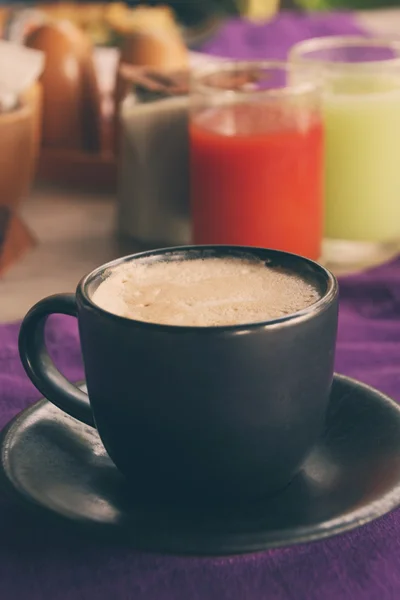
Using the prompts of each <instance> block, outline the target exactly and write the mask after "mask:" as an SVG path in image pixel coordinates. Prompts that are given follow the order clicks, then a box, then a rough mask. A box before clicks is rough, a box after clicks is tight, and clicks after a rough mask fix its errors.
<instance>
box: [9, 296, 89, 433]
mask: <svg viewBox="0 0 400 600" xmlns="http://www.w3.org/2000/svg"><path fill="white" fill-rule="evenodd" d="M55 313H58V314H63V315H69V316H71V317H76V316H77V306H76V299H75V295H74V294H56V295H54V296H49V297H48V298H44V299H43V300H41V301H40V302H38V303H37V304H35V306H33V307H32V308H31V309H30V311H29V312H28V313H27V315H26V317H25V318H24V320H23V321H22V325H21V329H20V332H19V339H18V347H19V355H20V357H21V361H22V365H23V367H24V369H25V371H26V373H27V375H28V377H29V378H30V380H31V381H32V383H33V385H34V386H35V387H36V388H37V389H38V390H39V391H40V392H41V393H42V394H43V396H44V397H45V398H47V399H48V400H50V402H52V403H53V404H55V405H56V406H58V408H60V409H61V410H63V411H64V412H66V413H68V414H69V415H71V416H72V417H74V418H75V419H78V421H82V422H83V423H86V424H87V425H90V426H92V427H94V426H95V424H94V419H93V414H92V410H91V408H90V403H89V398H88V395H87V394H85V392H83V391H82V390H80V389H79V388H77V387H76V386H75V385H73V384H72V383H70V382H69V381H68V380H67V379H66V378H65V377H64V375H62V374H61V373H60V371H59V370H58V369H57V368H56V366H55V364H54V363H53V361H52V360H51V358H50V355H49V353H48V350H47V348H46V342H45V337H44V331H45V325H46V321H47V319H48V318H49V316H50V315H52V314H55Z"/></svg>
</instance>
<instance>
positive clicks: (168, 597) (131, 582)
mask: <svg viewBox="0 0 400 600" xmlns="http://www.w3.org/2000/svg"><path fill="white" fill-rule="evenodd" d="M357 31H358V30H357V27H356V26H355V25H354V23H353V22H352V19H351V17H350V16H349V15H338V16H335V17H329V16H314V17H294V16H292V15H284V16H280V17H279V18H278V19H277V20H276V21H275V22H274V23H273V24H269V25H266V26H263V27H259V26H256V25H243V24H241V23H240V22H238V21H233V22H232V23H231V24H228V25H227V26H226V27H225V28H224V30H223V31H222V32H221V33H220V35H219V36H218V37H217V38H216V39H215V40H214V41H212V42H210V43H208V44H207V50H208V51H210V52H211V53H214V54H224V55H230V56H235V57H242V58H244V57H250V56H251V57H268V56H274V57H281V56H284V55H285V54H286V51H287V48H288V47H289V46H290V45H291V44H292V43H293V42H295V41H297V40H299V39H302V38H306V37H310V36H313V35H326V34H333V33H357ZM17 332H18V325H14V324H13V325H5V326H2V327H0V426H1V427H2V426H3V425H5V423H6V422H7V421H8V420H9V419H10V418H11V417H12V416H14V415H15V414H16V413H17V412H18V411H19V410H21V409H22V408H24V407H25V406H27V405H28V404H29V403H31V402H33V401H34V400H36V399H37V398H38V397H39V394H38V392H37V391H36V390H35V389H34V388H33V386H32V385H31V384H30V382H29V381H28V380H27V378H26V376H25V375H24V373H23V370H22V367H21V366H20V363H19V359H18V355H17ZM49 344H50V347H51V349H52V351H53V355H54V357H55V360H56V362H57V363H58V364H59V365H60V366H61V367H62V370H63V371H64V373H65V374H66V375H67V376H68V377H69V378H70V379H72V380H77V379H80V378H81V377H82V374H83V372H82V365H81V362H80V352H79V346H78V337H77V330H76V323H75V322H74V321H73V320H72V319H69V318H63V317H62V318H58V317H56V318H53V321H52V322H51V323H50V326H49ZM337 370H338V371H340V372H342V373H345V374H348V375H351V376H353V377H356V378H359V379H360V380H362V381H364V382H367V383H369V384H371V385H373V386H376V387H377V388H379V389H380V390H382V391H384V392H386V393H388V394H390V395H391V396H393V397H394V398H395V399H397V400H399V401H400V260H399V261H397V262H394V263H392V264H389V265H387V266H384V267H381V268H379V269H376V270H374V271H371V272H369V273H367V274H363V275H359V276H356V277H350V278H348V279H345V280H343V281H342V282H341V311H340V331H339V342H338V351H337ZM0 509H1V510H0V532H1V541H0V598H1V600H28V599H30V600H111V599H112V600H396V599H398V598H400V511H396V512H394V513H392V514H390V515H388V516H386V517H384V518H383V519H381V520H379V521H377V522H375V523H372V524H370V525H367V526H365V527H363V528H361V529H359V530H357V531H354V532H352V533H348V534H346V535H343V536H340V537H338V538H334V539H331V540H326V541H324V542H318V543H314V544H310V545H305V546H300V547H294V548H288V549H280V550H275V551H268V552H264V553H260V554H253V555H247V556H243V557H235V558H221V559H194V558H174V557H162V556H154V555H145V554H141V553H137V552H135V551H134V550H129V549H126V548H120V547H115V546H107V545H96V544H95V543H94V542H93V541H90V540H85V539H82V538H76V537H75V535H74V533H72V532H71V531H70V530H69V528H67V527H65V526H60V527H56V528H54V527H49V526H48V525H47V524H44V523H43V522H42V521H41V520H40V519H37V518H33V517H32V516H31V515H30V514H29V513H26V514H25V513H24V512H23V511H21V510H20V509H18V508H17V507H15V506H14V505H13V503H11V502H10V501H8V500H6V498H5V497H3V495H2V494H0Z"/></svg>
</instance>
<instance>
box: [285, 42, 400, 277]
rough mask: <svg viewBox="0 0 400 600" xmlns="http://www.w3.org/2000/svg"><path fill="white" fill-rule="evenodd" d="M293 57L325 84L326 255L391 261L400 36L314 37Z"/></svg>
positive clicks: (334, 261) (397, 244) (397, 219)
mask: <svg viewBox="0 0 400 600" xmlns="http://www.w3.org/2000/svg"><path fill="white" fill-rule="evenodd" d="M290 61H291V64H292V68H293V77H294V78H297V79H299V78H302V77H303V76H304V72H307V71H308V69H312V71H313V72H314V73H315V74H316V75H317V76H318V77H319V78H320V81H321V83H322V86H323V118H324V124H325V161H326V164H325V242H324V260H325V262H327V263H329V264H330V266H331V267H332V268H335V267H336V269H339V270H340V268H341V267H343V268H344V270H346V268H348V267H356V266H367V265H370V264H374V263H379V262H381V261H384V260H386V259H387V258H389V257H390V256H392V255H393V254H395V253H396V252H397V251H398V249H399V248H400V42H394V41H384V40H378V39H367V38H363V37H349V36H333V37H327V38H315V39H311V40H307V41H305V42H301V43H299V44H296V45H295V46H294V47H293V48H292V50H291V53H290ZM304 67H308V69H304Z"/></svg>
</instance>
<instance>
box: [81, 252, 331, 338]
mask: <svg viewBox="0 0 400 600" xmlns="http://www.w3.org/2000/svg"><path fill="white" fill-rule="evenodd" d="M319 298H320V294H319V293H318V291H317V289H316V288H315V287H314V286H313V285H311V284H310V283H308V282H306V281H305V280H304V279H302V278H300V277H299V276H297V275H296V274H294V273H290V272H288V271H283V270H282V269H279V268H275V267H269V266H267V265H266V264H265V263H264V262H263V261H258V260H248V259H245V258H243V259H242V258H206V259H194V260H179V261H177V260H172V261H158V262H154V263H145V262H141V261H132V262H130V263H128V264H124V265H121V266H118V267H116V268H115V269H113V270H112V271H111V273H110V274H109V276H108V277H107V278H106V279H105V280H104V281H103V282H102V283H101V284H100V285H99V287H98V288H97V290H96V291H95V292H94V294H93V298H92V299H93V302H94V303H95V304H97V305H98V306H100V307H101V308H103V309H104V310H106V311H108V312H110V313H114V314H116V315H119V316H122V317H127V318H129V319H136V320H138V321H146V322H150V323H158V324H164V325H180V326H197V327H210V326H224V325H225V326H227V325H242V324H247V323H255V322H260V321H268V320H272V319H276V318H278V317H282V316H285V315H288V314H291V313H294V312H297V311H299V310H301V309H303V308H305V307H307V306H310V305H311V304H313V303H314V302H316V301H317V300H318V299H319Z"/></svg>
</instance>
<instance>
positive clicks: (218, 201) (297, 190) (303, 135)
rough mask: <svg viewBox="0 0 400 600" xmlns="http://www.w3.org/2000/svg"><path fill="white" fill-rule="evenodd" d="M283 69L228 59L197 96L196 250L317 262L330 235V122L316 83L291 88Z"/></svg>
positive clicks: (193, 150) (199, 74)
mask: <svg viewBox="0 0 400 600" xmlns="http://www.w3.org/2000/svg"><path fill="white" fill-rule="evenodd" d="M290 71H291V69H290V67H289V66H288V65H287V64H285V63H280V62H265V61H250V62H231V61H226V62H225V61H224V62H218V63H210V64H208V65H206V66H205V67H202V68H201V69H199V70H197V71H196V72H195V74H194V76H193V79H192V83H191V90H190V122H189V138H190V187H191V192H190V194H191V208H192V238H193V242H194V243H195V244H238V245H247V246H260V247H269V248H274V249H278V250H286V251H289V252H294V253H297V254H300V255H303V256H306V257H308V258H312V259H314V260H317V259H319V257H320V254H321V241H322V229H323V206H322V205H323V125H322V116H321V105H320V96H321V94H320V89H319V87H318V84H317V83H315V82H314V81H312V79H311V78H310V79H308V78H307V77H306V76H304V77H303V78H302V80H301V81H300V82H299V83H291V81H290V80H291V73H290Z"/></svg>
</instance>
